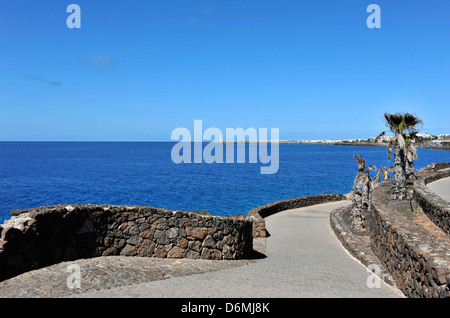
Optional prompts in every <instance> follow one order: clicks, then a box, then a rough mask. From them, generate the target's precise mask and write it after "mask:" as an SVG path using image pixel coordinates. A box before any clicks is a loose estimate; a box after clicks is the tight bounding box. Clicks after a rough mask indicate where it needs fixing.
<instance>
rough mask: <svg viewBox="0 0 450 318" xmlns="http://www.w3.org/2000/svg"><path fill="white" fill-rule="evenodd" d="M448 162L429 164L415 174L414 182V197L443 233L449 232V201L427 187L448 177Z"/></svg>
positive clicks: (449, 175)
mask: <svg viewBox="0 0 450 318" xmlns="http://www.w3.org/2000/svg"><path fill="white" fill-rule="evenodd" d="M449 168H450V163H446V162H443V163H436V164H432V165H429V166H428V167H427V168H425V169H423V170H421V171H420V172H419V173H418V174H417V180H416V181H415V182H414V187H413V188H414V199H415V200H416V201H417V202H418V203H419V204H420V206H421V208H422V210H423V211H424V212H425V213H426V214H427V216H428V217H429V218H430V220H432V221H433V222H434V223H435V224H436V225H437V226H439V227H440V228H441V229H442V230H443V231H444V232H445V233H447V234H450V203H448V202H447V201H444V200H443V199H442V198H440V197H439V196H438V195H436V194H435V193H434V192H433V191H430V190H429V189H428V187H427V184H428V183H431V182H433V181H436V180H439V179H442V178H446V177H450V169H449Z"/></svg>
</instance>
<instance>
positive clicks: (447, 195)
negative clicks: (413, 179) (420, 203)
mask: <svg viewBox="0 0 450 318" xmlns="http://www.w3.org/2000/svg"><path fill="white" fill-rule="evenodd" d="M427 187H428V189H430V190H431V191H433V192H434V193H436V194H437V195H438V196H440V197H441V198H442V199H443V200H445V201H447V202H450V178H443V179H440V180H437V181H434V182H431V183H429V184H427Z"/></svg>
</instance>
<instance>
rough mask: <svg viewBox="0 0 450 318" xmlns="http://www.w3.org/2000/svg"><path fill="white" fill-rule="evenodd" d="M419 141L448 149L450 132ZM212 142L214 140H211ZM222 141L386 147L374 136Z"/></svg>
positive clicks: (419, 143) (385, 140)
mask: <svg viewBox="0 0 450 318" xmlns="http://www.w3.org/2000/svg"><path fill="white" fill-rule="evenodd" d="M419 137H420V138H421V139H422V141H421V142H418V143H416V144H415V145H416V147H419V148H429V149H445V150H450V134H443V135H430V134H419ZM213 143H214V142H213ZM223 143H246V144H247V143H248V144H252V143H278V144H287V145H332V146H359V147H386V146H387V145H388V143H387V138H386V137H382V138H379V140H376V138H375V137H371V138H368V139H345V140H327V139H321V140H274V141H272V140H267V141H264V140H263V141H234V142H233V141H230V142H227V141H224V142H223Z"/></svg>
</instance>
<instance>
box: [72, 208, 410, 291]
mask: <svg viewBox="0 0 450 318" xmlns="http://www.w3.org/2000/svg"><path fill="white" fill-rule="evenodd" d="M348 204H350V202H349V201H340V202H333V203H325V204H320V205H315V206H310V207H305V208H299V209H293V210H288V211H283V212H279V213H277V214H274V215H272V216H269V217H267V218H266V226H267V229H268V231H269V233H270V234H271V236H270V237H269V238H267V239H258V240H267V241H266V250H265V255H266V257H265V258H261V259H259V260H257V261H255V262H251V263H249V264H247V265H242V266H237V267H233V268H228V269H222V270H218V271H211V272H206V273H201V274H195V275H189V276H181V277H173V278H170V279H165V280H158V281H152V282H147V283H142V284H134V285H129V286H121V287H118V288H113V289H105V290H100V291H94V292H88V293H82V294H79V295H76V296H78V297H172V298H178V297H180V298H185V297H187V298H191V297H193V298H196V297H200V298H210V297H212V298H215V297H219V298H222V297H230V298H237V297H247V298H248V297H250V298H251V297H279V298H284V297H294V298H295V297H305V298H306V297H364V298H370V297H403V294H402V293H401V292H400V291H399V290H397V289H395V288H393V287H391V286H389V285H387V284H385V283H380V284H379V288H370V287H368V281H369V286H370V285H371V284H370V282H373V281H372V280H371V278H370V276H371V273H370V272H368V270H367V269H366V268H365V267H364V266H363V265H361V264H360V263H359V262H358V261H357V260H356V259H354V258H353V257H352V256H350V255H349V254H348V253H347V251H346V250H344V248H343V247H342V246H341V245H340V242H339V241H338V239H337V238H336V237H335V235H334V233H333V232H332V230H331V228H330V225H329V215H330V212H331V211H332V210H334V209H336V208H338V207H341V206H345V205H348ZM372 287H373V285H372Z"/></svg>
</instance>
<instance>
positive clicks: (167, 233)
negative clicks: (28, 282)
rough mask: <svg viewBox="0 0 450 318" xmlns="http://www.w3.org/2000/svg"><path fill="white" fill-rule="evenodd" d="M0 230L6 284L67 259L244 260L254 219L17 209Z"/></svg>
mask: <svg viewBox="0 0 450 318" xmlns="http://www.w3.org/2000/svg"><path fill="white" fill-rule="evenodd" d="M12 213H13V217H12V218H11V219H10V220H8V221H6V222H5V224H4V226H5V227H4V228H1V227H0V233H1V239H0V280H4V279H7V278H10V277H13V276H16V275H18V274H21V273H24V272H26V271H29V270H33V269H37V268H40V267H44V266H49V265H52V264H56V263H59V262H63V261H71V260H75V259H80V258H91V257H97V256H108V255H125V256H143V257H160V258H202V259H239V258H246V257H248V256H250V255H251V253H252V247H253V246H252V245H253V237H252V221H251V219H250V218H248V217H242V216H241V217H238V216H236V217H220V216H212V215H209V214H201V213H196V212H182V211H170V210H165V209H158V208H152V207H137V206H113V205H69V206H66V205H59V206H54V207H41V208H37V209H28V210H15V211H13V212H12Z"/></svg>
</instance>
